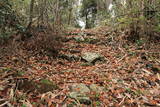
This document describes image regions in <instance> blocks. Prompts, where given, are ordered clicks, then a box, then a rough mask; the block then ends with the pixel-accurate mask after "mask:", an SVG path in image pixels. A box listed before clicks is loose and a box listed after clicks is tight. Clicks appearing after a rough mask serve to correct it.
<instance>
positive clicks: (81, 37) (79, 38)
mask: <svg viewBox="0 0 160 107" xmlns="http://www.w3.org/2000/svg"><path fill="white" fill-rule="evenodd" d="M74 40H75V41H77V42H84V41H85V39H84V37H83V36H76V37H74Z"/></svg>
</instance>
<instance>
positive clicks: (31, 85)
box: [18, 79, 58, 93]
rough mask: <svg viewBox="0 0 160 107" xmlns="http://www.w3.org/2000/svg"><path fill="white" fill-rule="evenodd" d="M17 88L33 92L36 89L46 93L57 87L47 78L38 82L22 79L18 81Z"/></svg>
mask: <svg viewBox="0 0 160 107" xmlns="http://www.w3.org/2000/svg"><path fill="white" fill-rule="evenodd" d="M18 89H19V90H23V91H25V92H26V93H28V92H33V91H38V92H40V93H46V92H49V91H53V90H56V89H58V86H57V85H56V84H55V83H53V82H51V81H49V80H47V79H42V80H41V81H40V82H38V83H37V82H35V81H30V80H23V81H20V83H19V85H18Z"/></svg>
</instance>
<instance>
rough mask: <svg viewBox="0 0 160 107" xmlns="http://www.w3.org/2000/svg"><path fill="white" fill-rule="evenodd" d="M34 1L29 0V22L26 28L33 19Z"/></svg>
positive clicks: (28, 27)
mask: <svg viewBox="0 0 160 107" xmlns="http://www.w3.org/2000/svg"><path fill="white" fill-rule="evenodd" d="M34 2H35V0H31V2H30V17H29V24H28V26H27V29H30V27H31V25H32V21H33V10H34Z"/></svg>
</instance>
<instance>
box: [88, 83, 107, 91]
mask: <svg viewBox="0 0 160 107" xmlns="http://www.w3.org/2000/svg"><path fill="white" fill-rule="evenodd" d="M89 88H90V89H91V91H94V92H97V93H100V92H102V91H103V90H104V87H100V86H98V85H96V84H91V85H90V87H89Z"/></svg>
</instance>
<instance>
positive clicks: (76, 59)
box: [59, 54, 80, 61]
mask: <svg viewBox="0 0 160 107" xmlns="http://www.w3.org/2000/svg"><path fill="white" fill-rule="evenodd" d="M59 58H63V59H66V60H68V61H78V60H79V59H80V57H79V56H77V55H71V54H68V55H65V54H62V55H59Z"/></svg>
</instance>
